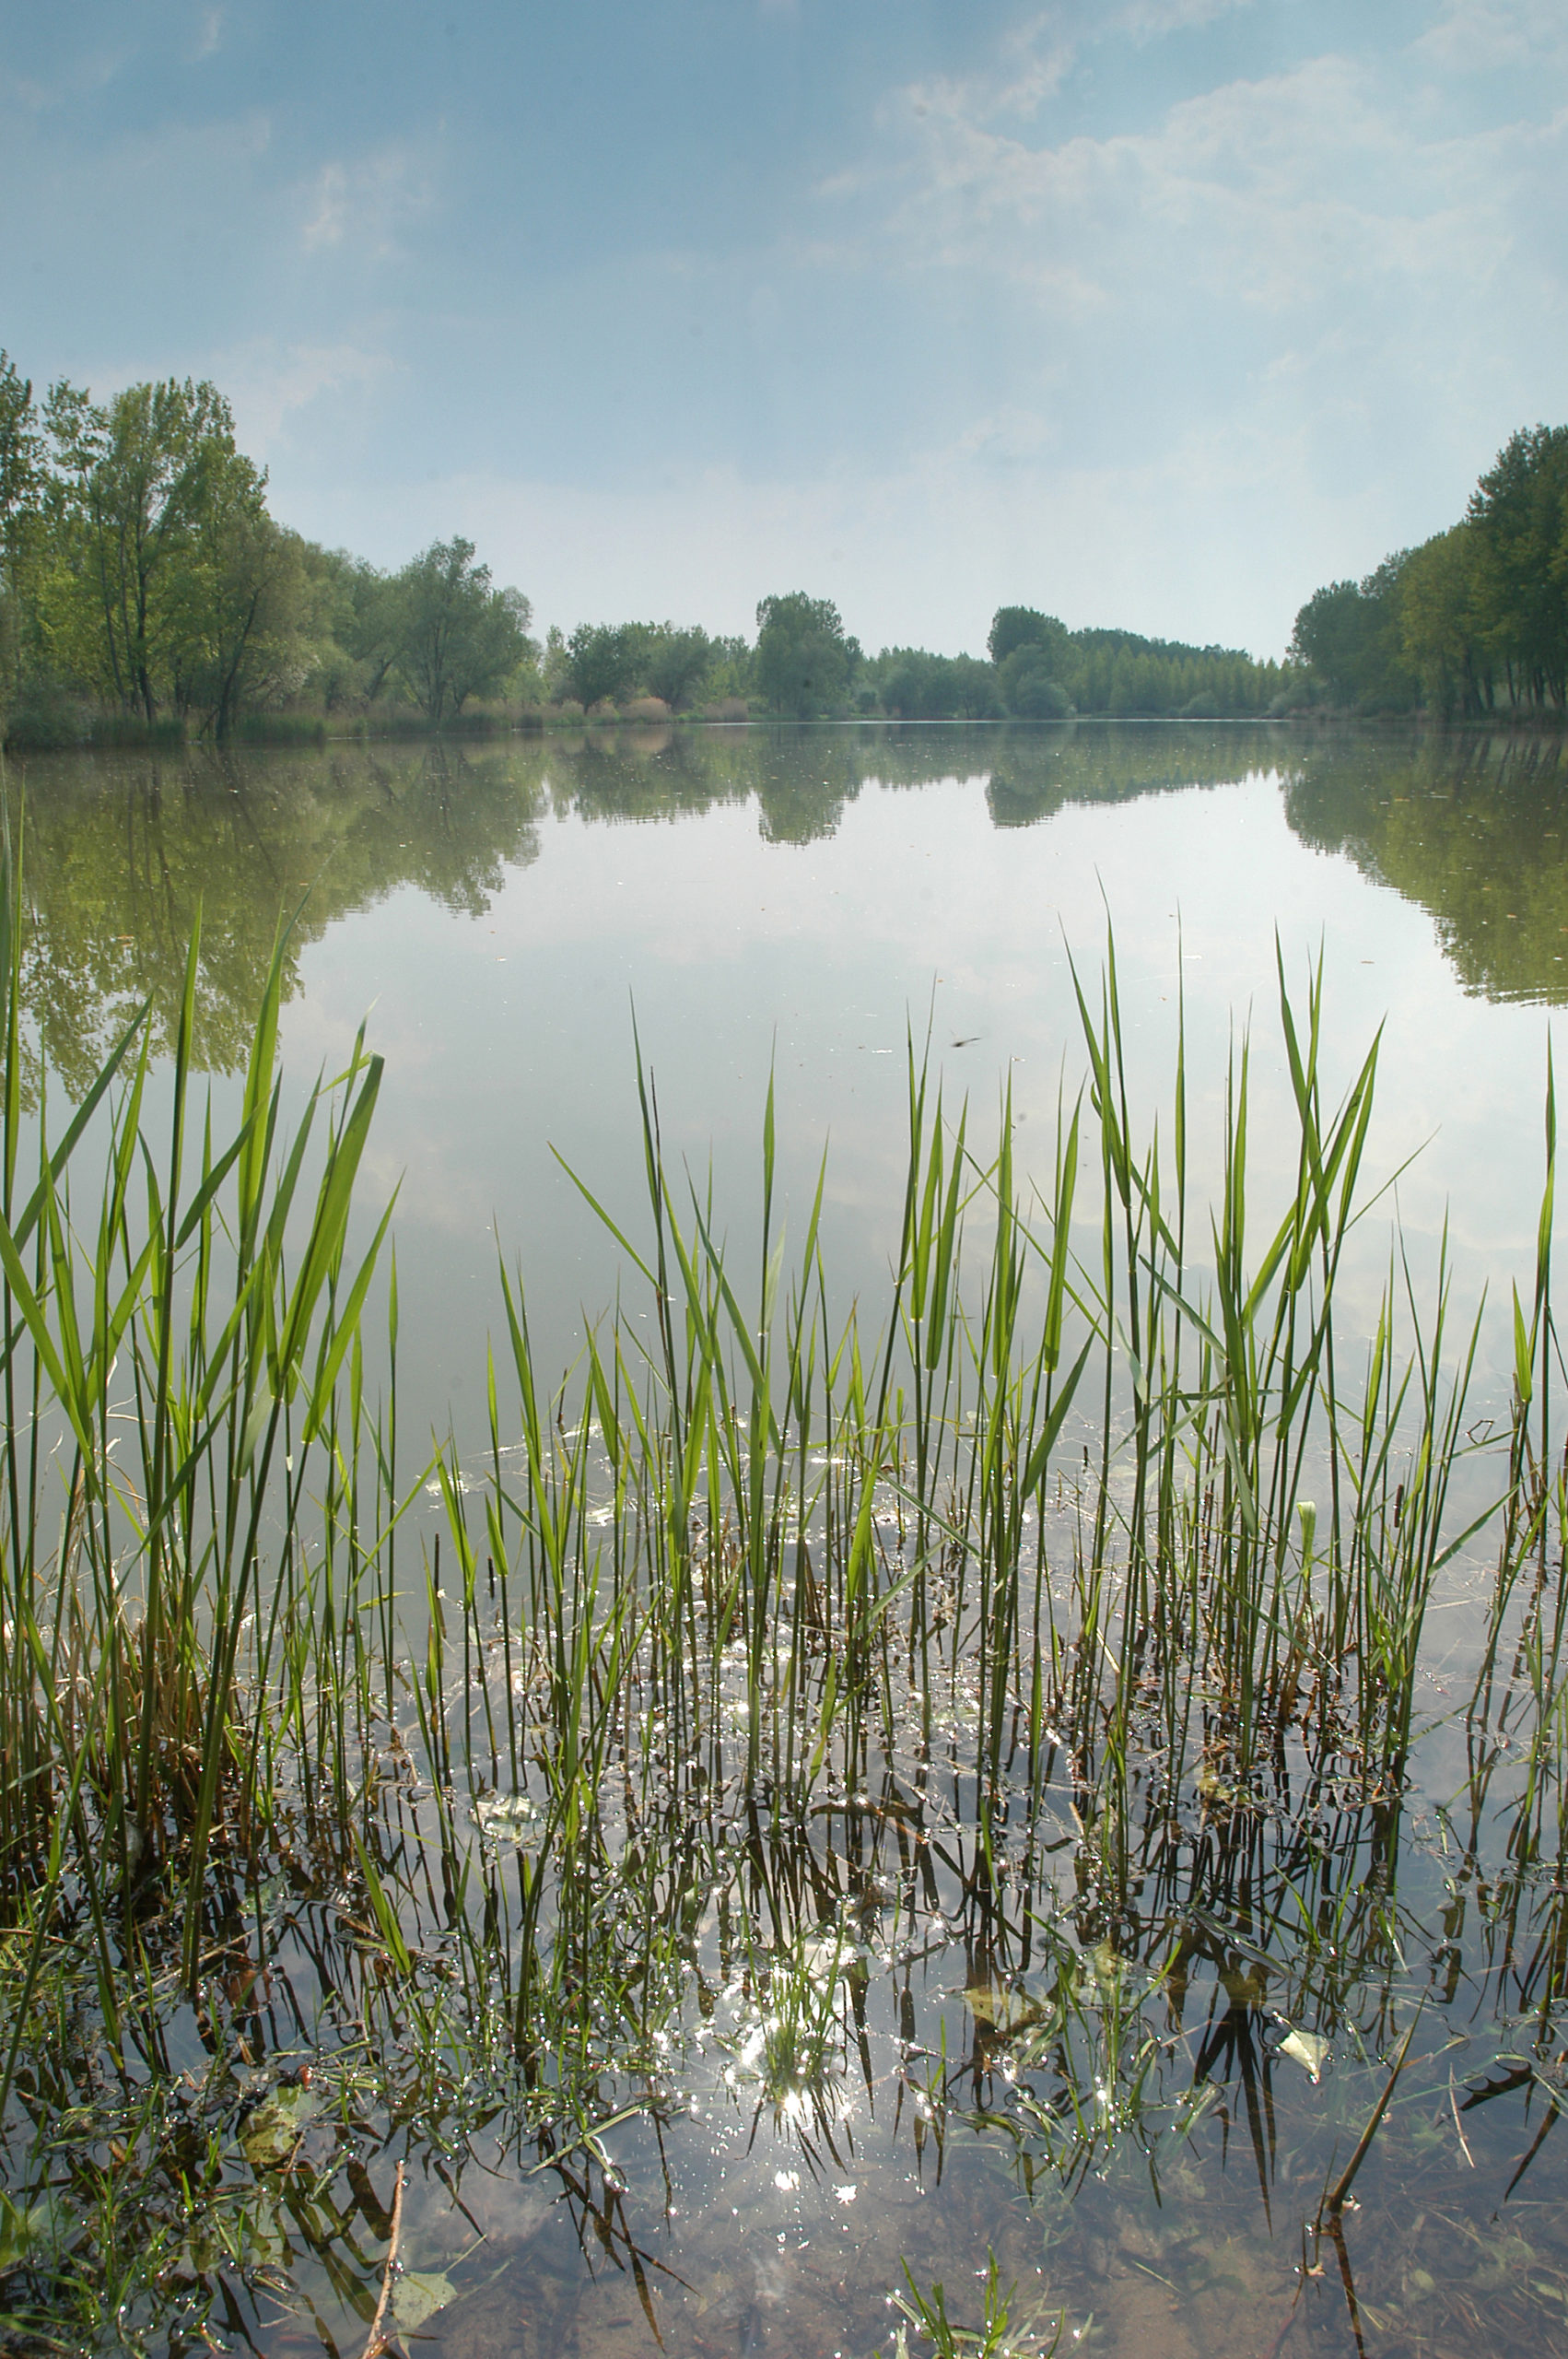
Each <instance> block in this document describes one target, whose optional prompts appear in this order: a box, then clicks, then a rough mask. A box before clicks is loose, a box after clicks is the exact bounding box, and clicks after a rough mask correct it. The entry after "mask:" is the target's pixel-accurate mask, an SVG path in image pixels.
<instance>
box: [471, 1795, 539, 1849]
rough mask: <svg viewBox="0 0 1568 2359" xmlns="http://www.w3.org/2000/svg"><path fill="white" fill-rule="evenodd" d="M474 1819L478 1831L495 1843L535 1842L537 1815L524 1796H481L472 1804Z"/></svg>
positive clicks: (535, 1809)
mask: <svg viewBox="0 0 1568 2359" xmlns="http://www.w3.org/2000/svg"><path fill="white" fill-rule="evenodd" d="M474 1819H475V1821H476V1823H477V1825H478V1826H479V1828H480V1831H481V1832H482V1833H483V1834H486V1835H488V1836H490V1837H493V1838H494V1839H495V1840H496V1841H497V1842H505V1843H527V1842H531V1841H532V1842H537V1841H538V1839H539V1812H538V1809H537V1808H536V1806H535V1805H534V1804H533V1803H532V1802H530V1801H529V1799H528V1796H527V1795H526V1794H481V1795H480V1797H479V1799H478V1801H477V1802H475V1803H474Z"/></svg>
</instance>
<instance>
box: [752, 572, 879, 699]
mask: <svg viewBox="0 0 1568 2359" xmlns="http://www.w3.org/2000/svg"><path fill="white" fill-rule="evenodd" d="M756 625H757V639H756V656H755V672H756V684H757V687H758V688H759V690H760V691H761V693H762V695H763V696H764V697H765V698H766V700H767V702H768V703H769V704H770V705H771V706H772V708H773V710H774V711H775V712H778V713H782V714H783V715H785V716H786V717H787V718H788V719H790V720H791V721H810V720H813V718H815V717H816V716H817V715H819V714H821V713H825V712H830V711H832V710H833V709H834V708H835V707H836V706H837V705H839V704H841V703H842V702H843V701H844V699H845V698H846V697H847V696H848V692H849V685H850V682H851V681H852V680H853V678H854V676H855V671H856V667H857V666H858V664H859V663H860V642H859V641H858V640H853V639H849V638H848V637H846V635H845V630H844V624H843V621H842V618H841V617H840V616H839V612H838V609H837V606H836V605H834V604H833V603H832V601H831V599H827V598H808V597H807V595H806V593H805V592H804V591H803V590H793V591H790V592H789V593H786V594H785V595H784V596H781V597H772V598H764V599H763V601H762V602H761V604H759V606H758V607H757V610H756Z"/></svg>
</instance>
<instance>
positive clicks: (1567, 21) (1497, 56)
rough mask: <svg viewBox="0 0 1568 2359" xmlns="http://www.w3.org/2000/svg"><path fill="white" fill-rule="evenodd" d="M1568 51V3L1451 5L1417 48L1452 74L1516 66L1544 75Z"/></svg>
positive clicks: (1491, 0) (1529, 0) (1489, 0)
mask: <svg viewBox="0 0 1568 2359" xmlns="http://www.w3.org/2000/svg"><path fill="white" fill-rule="evenodd" d="M1565 52H1568V16H1565V15H1564V12H1563V9H1562V0H1446V5H1445V6H1444V7H1442V8H1441V9H1440V10H1439V12H1438V16H1437V21H1436V22H1435V24H1433V25H1431V26H1429V27H1428V29H1427V30H1426V31H1425V32H1424V33H1423V34H1422V36H1421V37H1420V39H1419V40H1418V41H1416V42H1415V44H1414V53H1415V54H1416V55H1417V56H1420V57H1423V58H1426V59H1428V60H1430V61H1431V62H1432V63H1433V65H1437V66H1439V67H1441V68H1445V69H1447V70H1449V71H1456V70H1462V71H1472V70H1476V69H1480V71H1482V72H1484V71H1486V70H1487V69H1488V68H1491V67H1495V66H1499V65H1529V66H1532V67H1534V68H1535V69H1537V70H1538V71H1539V69H1540V68H1541V67H1542V66H1543V65H1546V64H1548V63H1549V62H1550V61H1552V60H1554V59H1561V58H1562V55H1563V54H1564V53H1565Z"/></svg>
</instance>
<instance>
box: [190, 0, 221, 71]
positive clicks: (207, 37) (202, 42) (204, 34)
mask: <svg viewBox="0 0 1568 2359" xmlns="http://www.w3.org/2000/svg"><path fill="white" fill-rule="evenodd" d="M223 16H224V12H223V10H222V9H221V8H204V9H203V10H202V13H201V18H200V20H199V22H198V24H197V27H196V56H197V58H198V60H200V59H201V58H204V57H216V54H217V53H218V49H219V47H220V46H221V44H222V41H223Z"/></svg>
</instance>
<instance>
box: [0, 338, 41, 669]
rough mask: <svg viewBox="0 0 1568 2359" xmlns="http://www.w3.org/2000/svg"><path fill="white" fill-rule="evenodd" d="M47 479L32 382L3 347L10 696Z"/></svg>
mask: <svg viewBox="0 0 1568 2359" xmlns="http://www.w3.org/2000/svg"><path fill="white" fill-rule="evenodd" d="M46 480H47V476H46V471H45V467H44V444H43V436H42V433H41V430H40V427H39V418H38V411H37V409H36V408H35V406H34V405H33V397H32V383H31V381H30V379H29V378H26V377H23V376H21V375H19V374H18V370H17V368H16V366H15V364H14V362H13V361H12V359H11V358H10V355H9V354H8V353H7V352H6V351H4V350H3V349H0V682H3V684H4V695H5V699H6V701H9V699H10V698H12V697H14V696H15V695H16V694H17V692H18V689H19V688H20V686H21V681H22V674H23V670H24V667H25V662H26V657H25V653H24V650H25V649H26V646H27V643H28V640H29V631H28V628H27V617H26V616H25V615H24V611H23V609H24V605H25V602H26V598H27V588H28V570H29V559H30V558H31V557H33V555H34V554H35V552H36V548H37V540H38V530H39V525H40V522H41V502H42V498H43V491H44V486H45V483H46Z"/></svg>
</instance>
